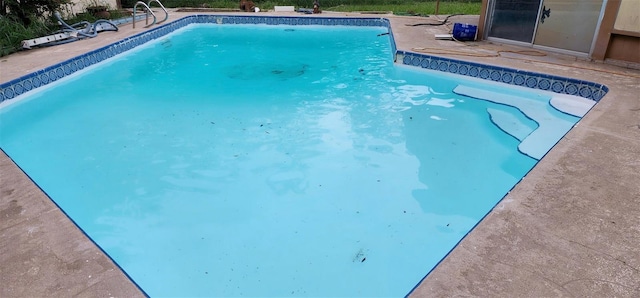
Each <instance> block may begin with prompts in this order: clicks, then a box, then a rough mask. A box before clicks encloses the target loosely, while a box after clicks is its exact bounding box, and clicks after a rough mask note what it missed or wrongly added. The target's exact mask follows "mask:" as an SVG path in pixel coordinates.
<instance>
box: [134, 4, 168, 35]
mask: <svg viewBox="0 0 640 298" xmlns="http://www.w3.org/2000/svg"><path fill="white" fill-rule="evenodd" d="M138 5H142V6H143V7H144V9H146V10H147V12H146V13H145V14H146V17H145V18H144V21H145V24H146V26H144V27H145V28H147V27H150V26H153V24H155V23H156V20H157V18H156V14H155V13H153V11H151V8H149V6H148V5H147V4H146V3H144V2H142V1H138V2H136V5H134V6H133V28H134V29H135V28H136V9H137V8H138ZM165 12H167V11H166V10H165ZM149 14H151V15H152V16H153V23H151V24H149ZM165 20H166V19H165ZM163 22H164V21H163Z"/></svg>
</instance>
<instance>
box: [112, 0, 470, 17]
mask: <svg viewBox="0 0 640 298" xmlns="http://www.w3.org/2000/svg"><path fill="white" fill-rule="evenodd" d="M135 2H136V0H122V5H123V6H124V7H133V5H134V4H135ZM253 2H255V3H256V6H258V7H260V8H261V9H263V10H269V9H273V7H274V6H276V5H283V6H295V7H304V8H311V7H312V5H313V0H269V1H261V0H254V1H253ZM162 3H163V4H164V6H166V7H172V8H175V7H211V8H238V3H239V1H236V0H164V1H162ZM481 4H482V0H440V6H439V9H438V14H441V15H445V14H479V13H480V6H481ZM320 5H321V8H322V9H323V10H330V11H341V12H352V11H363V12H364V11H375V12H389V11H392V12H393V13H395V14H399V15H430V14H435V12H436V0H422V1H421V0H413V1H412V0H321V1H320Z"/></svg>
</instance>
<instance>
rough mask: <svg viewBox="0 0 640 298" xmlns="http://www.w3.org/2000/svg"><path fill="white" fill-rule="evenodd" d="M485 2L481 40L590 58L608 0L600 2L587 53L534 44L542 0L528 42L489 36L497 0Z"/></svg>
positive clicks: (542, 4)
mask: <svg viewBox="0 0 640 298" xmlns="http://www.w3.org/2000/svg"><path fill="white" fill-rule="evenodd" d="M486 1H487V10H486V11H485V17H484V24H483V29H484V30H483V36H482V37H483V39H486V40H488V41H493V42H498V43H504V44H510V45H517V46H524V47H530V48H534V49H540V50H544V51H549V52H557V53H561V54H567V55H572V56H577V57H591V55H592V54H593V51H594V50H595V46H596V41H597V37H598V32H600V26H601V24H602V19H603V17H604V12H605V8H606V6H607V2H608V1H609V0H602V7H601V8H600V13H599V14H598V21H597V23H596V28H595V31H594V32H593V40H592V41H591V45H590V47H589V52H585V53H583V52H576V51H571V50H565V49H562V48H554V47H548V46H541V45H536V44H534V41H535V39H536V34H537V33H538V26H539V25H540V14H541V13H542V7H543V6H544V0H541V1H540V5H539V6H538V14H537V17H536V24H535V26H534V29H533V36H532V37H531V41H530V42H523V41H517V40H510V39H504V38H498V37H491V36H489V32H490V31H491V23H492V21H493V14H494V12H495V5H496V1H498V0H486Z"/></svg>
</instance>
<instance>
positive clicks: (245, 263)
mask: <svg viewBox="0 0 640 298" xmlns="http://www.w3.org/2000/svg"><path fill="white" fill-rule="evenodd" d="M386 31H387V29H386V28H377V27H373V28H372V27H369V28H348V27H340V26H335V27H332V28H330V29H326V28H323V27H319V26H249V25H191V26H188V27H186V28H183V29H181V30H178V31H177V32H175V33H173V34H170V35H168V36H165V37H162V38H160V39H158V40H156V41H153V42H151V43H149V44H147V45H144V46H142V47H139V48H137V49H134V50H132V51H130V52H128V53H125V54H123V55H121V56H119V57H116V58H114V59H111V60H108V61H106V62H104V63H102V64H100V65H98V66H96V67H93V68H91V69H87V70H85V71H83V72H82V73H81V74H79V75H74V76H72V77H70V78H67V79H64V80H62V81H60V82H58V83H57V84H56V85H54V86H51V87H47V88H46V89H45V90H41V91H38V92H37V93H33V94H30V95H29V96H28V97H26V98H23V99H22V100H19V101H16V102H15V103H13V104H11V105H7V106H6V107H4V108H3V109H2V110H0V131H1V134H0V146H1V147H2V149H3V150H4V151H6V152H7V154H8V155H9V156H10V157H11V158H12V159H13V160H14V161H15V162H16V163H17V164H18V165H19V166H20V167H21V168H22V169H23V170H24V171H25V172H26V173H27V174H28V175H29V176H30V177H31V178H32V179H33V180H34V181H35V182H36V183H37V184H38V185H39V186H40V187H41V188H42V189H43V190H44V191H45V192H46V193H47V194H48V195H49V196H50V197H51V198H52V199H53V200H54V201H55V202H56V203H57V204H58V205H59V206H60V207H61V208H62V209H63V210H64V211H65V212H66V213H67V214H68V215H69V216H70V217H71V218H72V219H73V220H74V221H75V222H76V223H77V224H78V225H79V226H80V228H82V229H83V230H84V231H85V232H86V233H87V234H88V235H89V236H90V237H91V238H92V239H93V240H94V241H95V242H96V243H97V244H98V245H100V247H101V248H102V249H104V250H105V251H106V252H107V253H108V254H109V256H110V257H111V258H112V259H113V260H114V261H115V262H117V264H118V265H119V266H121V267H122V268H123V269H124V270H125V271H126V272H127V274H129V276H131V278H132V279H133V280H134V281H135V282H136V283H137V284H138V285H140V287H141V288H142V289H143V290H144V291H145V292H146V293H147V294H149V295H150V296H403V295H406V294H407V293H408V292H409V291H410V290H411V289H412V288H413V287H414V286H415V285H416V284H417V283H418V282H419V281H420V280H421V279H422V278H423V277H424V276H425V275H426V274H427V273H428V272H429V271H430V270H431V269H432V268H433V267H434V266H435V265H436V264H437V263H438V262H439V261H440V260H441V259H442V258H443V257H444V256H445V255H446V254H447V253H448V252H449V251H450V250H451V249H452V248H453V247H454V246H455V245H456V244H457V243H458V241H460V239H461V238H462V237H464V235H465V234H466V233H468V232H469V231H470V229H472V228H473V227H474V225H475V224H476V223H477V222H478V221H479V220H480V219H481V218H482V217H483V216H484V215H485V214H486V213H487V212H488V211H490V210H491V208H493V206H495V205H496V204H497V203H498V201H499V200H500V199H501V198H502V197H503V196H504V195H505V194H506V193H507V192H508V191H509V190H510V189H511V188H512V187H513V186H514V185H515V184H516V183H517V182H518V181H519V180H520V179H521V178H522V177H523V176H524V175H525V174H526V173H527V172H528V171H529V170H530V169H531V168H532V167H533V166H534V165H535V163H536V162H537V160H536V159H534V158H531V157H529V156H527V155H525V154H522V153H520V152H519V151H518V145H519V143H520V141H519V140H518V139H517V138H515V137H514V136H512V135H509V134H508V133H505V131H504V130H503V129H501V128H499V127H497V126H496V125H495V124H494V123H493V122H492V117H490V115H489V114H488V113H487V111H491V113H492V115H493V116H494V120H493V121H496V120H495V119H498V118H500V119H517V121H518V122H522V125H520V126H519V127H520V128H522V129H525V130H527V129H529V130H532V129H535V127H536V125H535V123H532V122H531V120H530V119H528V118H527V117H523V116H521V115H520V116H518V110H517V109H516V108H514V107H512V106H508V105H504V104H497V103H494V102H490V101H483V100H478V99H474V98H470V97H467V96H463V95H458V94H455V93H453V90H454V89H455V88H456V87H457V86H459V85H460V84H464V85H465V86H471V87H476V88H483V89H486V90H490V91H494V92H500V93H504V94H512V95H517V96H519V97H523V98H528V99H530V100H531V101H545V100H546V101H548V100H549V97H548V95H546V94H541V93H531V92H529V91H526V92H525V91H523V90H521V89H515V88H510V87H504V86H498V85H487V84H486V83H480V82H477V81H471V80H464V79H461V78H455V77H449V76H445V75H441V74H438V73H433V72H427V71H422V70H417V69H412V68H408V67H401V66H395V65H394V63H393V61H392V52H391V49H390V48H391V47H390V44H389V42H390V41H389V38H388V36H387V35H381V34H382V33H386ZM504 114H508V115H514V116H513V117H504V116H498V115H504ZM549 114H550V115H551V116H550V117H557V118H561V119H564V120H566V121H573V123H575V122H576V121H577V120H578V118H577V117H571V116H568V115H564V114H562V113H559V112H557V111H553V110H552V109H550V110H549ZM518 119H519V120H518ZM509 121H516V120H509ZM522 129H520V131H522Z"/></svg>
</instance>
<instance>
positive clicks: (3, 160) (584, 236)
mask: <svg viewBox="0 0 640 298" xmlns="http://www.w3.org/2000/svg"><path fill="white" fill-rule="evenodd" d="M190 14H192V13H172V14H171V18H170V21H171V20H175V19H178V18H181V17H183V16H187V15H190ZM222 14H231V13H222ZM263 14H265V15H267V14H271V13H260V15H263ZM279 15H295V16H303V15H300V14H296V13H290V14H287V13H280V14H279ZM339 15H340V16H345V15H349V16H367V15H361V14H344V13H342V14H337V13H336V14H333V13H331V14H329V13H326V14H324V15H321V16H339ZM370 16H372V17H385V18H388V19H390V20H391V23H392V26H393V32H394V36H395V39H396V43H397V47H398V49H399V50H406V51H412V49H416V51H418V50H419V51H422V52H425V53H427V54H429V53H430V54H433V55H441V56H445V57H450V58H454V59H460V60H468V61H474V62H479V63H485V64H492V65H498V66H505V67H511V68H517V69H523V70H529V71H535V72H541V73H548V74H554V75H559V76H565V77H570V78H576V79H582V80H588V81H593V82H597V83H601V84H605V85H607V86H608V87H609V88H610V91H609V93H608V94H607V95H606V96H605V97H604V98H603V99H602V100H601V101H600V102H599V103H598V104H597V105H596V106H595V107H594V108H593V109H592V110H591V111H590V112H589V113H588V114H587V115H586V116H585V117H584V118H583V119H582V120H581V121H580V123H579V124H578V125H577V127H575V128H574V129H572V130H571V131H570V132H569V133H568V134H567V135H566V136H565V137H564V138H563V139H562V140H561V141H560V142H559V143H558V144H557V145H556V146H555V147H554V148H553V149H552V150H551V151H550V152H549V153H548V154H547V155H546V156H545V157H544V158H543V159H542V160H541V161H540V162H539V163H538V164H537V165H536V166H535V168H534V169H533V170H532V171H531V172H530V173H529V174H528V175H527V176H526V177H525V178H524V179H523V181H522V182H520V183H519V184H518V185H517V186H516V187H515V188H514V189H513V190H512V191H511V192H510V193H509V194H508V195H507V196H506V197H505V198H504V199H503V200H502V201H501V202H500V203H499V204H498V205H497V206H496V208H494V210H493V211H491V213H489V215H487V217H486V218H484V219H483V220H482V222H480V223H479V224H478V226H477V227H476V228H475V229H474V230H473V231H472V232H471V233H470V234H469V235H468V236H467V237H465V239H463V240H462V241H461V243H460V244H459V245H458V246H457V247H456V248H455V249H454V250H453V251H452V252H451V253H450V254H449V255H448V256H447V257H446V258H445V259H444V260H443V261H442V262H441V263H440V264H439V265H438V266H437V267H436V268H435V269H434V270H433V271H432V272H431V274H430V275H429V276H428V278H426V279H424V280H423V281H422V283H421V284H420V285H419V286H418V287H417V288H416V289H415V290H414V291H413V292H412V295H413V296H415V297H442V296H501V297H548V296H579V297H590V296H594V297H613V296H617V297H640V71H638V70H633V69H628V68H622V67H618V66H614V65H609V64H603V63H597V62H589V61H586V60H583V59H579V58H575V57H572V56H566V55H559V54H552V53H547V55H546V56H529V55H526V54H524V52H520V53H518V51H523V50H530V49H529V48H522V47H516V46H508V45H499V44H493V43H488V42H474V43H459V42H454V41H442V40H435V38H434V34H444V33H448V29H447V28H446V27H444V26H439V27H431V26H406V25H407V24H416V23H425V22H433V21H435V20H434V19H433V18H421V17H398V16H392V15H370ZM450 21H452V22H470V23H473V22H477V17H473V16H459V17H453V18H451V19H450ZM138 24H139V25H140V26H138V28H136V29H132V28H131V24H128V25H122V26H120V31H118V32H102V33H100V34H99V35H98V37H96V38H93V39H88V40H82V41H78V42H74V43H70V44H65V45H60V46H56V47H49V48H41V49H35V50H30V51H23V52H20V53H16V54H13V55H10V56H6V57H1V58H0V82H6V81H9V80H11V79H14V78H17V77H19V76H22V75H25V74H28V73H31V72H34V71H36V70H39V69H42V68H44V67H46V66H48V65H52V64H55V63H58V62H61V61H64V60H66V59H69V58H72V57H74V56H77V55H79V54H82V53H85V52H87V51H90V50H92V49H96V48H99V47H101V46H104V45H107V44H110V43H113V42H115V41H117V40H120V39H122V38H124V37H127V36H130V35H132V34H135V33H139V32H142V31H143V30H144V29H143V28H140V27H142V26H141V23H138ZM639 51H640V49H639ZM639 53H640V52H639ZM478 56H482V57H478ZM88 199H90V198H88ZM0 235H1V236H0V285H2V286H1V287H0V297H42V296H54V297H68V296H81V297H94V296H99V297H103V296H104V297H106V296H108V297H140V296H144V294H143V293H142V292H141V291H140V290H139V289H138V288H137V287H136V286H135V285H134V284H133V283H132V282H131V281H130V280H129V279H128V278H127V276H126V275H125V274H124V273H123V272H122V271H121V270H120V269H119V268H118V267H117V266H116V265H115V264H113V262H112V261H111V260H110V259H109V258H108V257H107V256H106V255H105V254H104V253H103V252H102V251H101V250H100V249H99V248H98V247H97V246H96V245H95V244H94V243H93V242H91V240H90V239H89V238H88V237H86V235H84V234H83V232H82V231H81V230H79V229H78V228H77V227H76V226H75V225H74V224H73V222H71V221H70V220H69V219H68V218H67V217H66V215H65V214H64V213H63V212H62V211H61V210H60V209H58V208H57V206H56V205H55V204H54V203H53V202H52V201H51V200H50V199H49V198H48V197H47V196H46V194H44V193H43V192H42V191H41V190H40V189H39V188H38V187H37V186H36V185H35V184H34V183H33V182H32V181H31V180H30V179H29V177H28V176H26V175H25V174H24V173H23V172H22V171H21V170H20V169H19V168H18V167H17V166H16V165H15V164H14V163H13V162H12V161H11V160H10V159H9V158H8V157H7V156H6V155H5V154H4V153H0ZM426 273H427V272H426V271H425V274H426Z"/></svg>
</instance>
